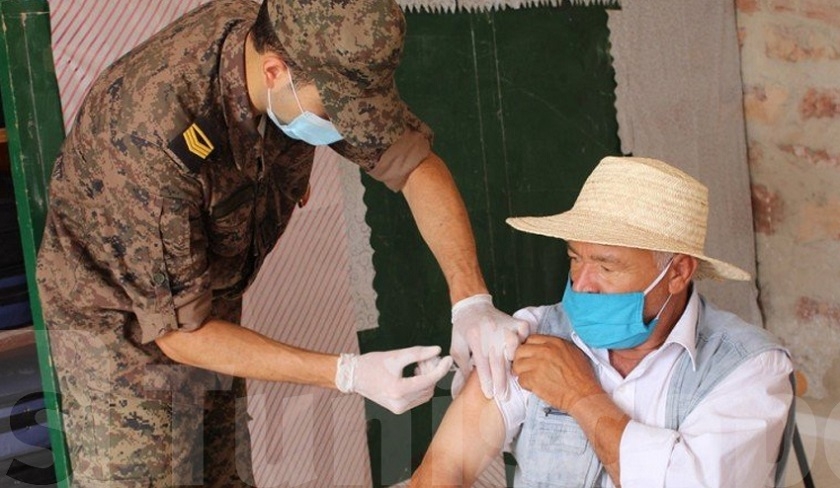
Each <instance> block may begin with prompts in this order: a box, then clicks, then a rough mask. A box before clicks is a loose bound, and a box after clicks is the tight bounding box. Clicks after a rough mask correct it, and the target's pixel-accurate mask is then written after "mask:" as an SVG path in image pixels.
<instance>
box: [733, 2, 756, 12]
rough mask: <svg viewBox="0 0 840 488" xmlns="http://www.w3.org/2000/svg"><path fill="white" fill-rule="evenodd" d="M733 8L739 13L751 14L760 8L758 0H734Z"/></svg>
mask: <svg viewBox="0 0 840 488" xmlns="http://www.w3.org/2000/svg"><path fill="white" fill-rule="evenodd" d="M735 8H736V9H738V12H739V13H745V14H751V13H753V12H757V11H759V10H760V9H761V6H760V5H759V4H758V0H735Z"/></svg>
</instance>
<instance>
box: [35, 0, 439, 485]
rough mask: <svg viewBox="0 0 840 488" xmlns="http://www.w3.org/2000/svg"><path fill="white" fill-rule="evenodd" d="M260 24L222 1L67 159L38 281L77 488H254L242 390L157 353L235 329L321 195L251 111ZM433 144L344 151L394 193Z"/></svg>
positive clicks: (145, 67) (132, 84)
mask: <svg viewBox="0 0 840 488" xmlns="http://www.w3.org/2000/svg"><path fill="white" fill-rule="evenodd" d="M257 9H258V5H257V4H256V3H254V2H253V1H251V0H215V1H213V2H209V3H207V4H205V5H203V6H201V7H199V8H198V9H196V10H195V11H193V12H191V13H189V14H187V15H186V16H184V17H182V18H181V19H179V20H178V21H176V22H175V23H173V24H172V25H170V26H168V27H166V28H165V29H164V30H163V31H161V32H160V33H158V34H157V35H155V36H153V37H152V38H151V39H149V40H148V41H146V42H145V43H143V44H142V45H140V46H138V47H137V48H135V49H134V50H132V51H131V52H130V53H128V54H127V55H125V56H123V57H122V58H121V59H120V60H118V61H117V62H115V63H114V64H113V65H112V66H111V67H109V68H108V69H107V70H106V71H105V72H104V73H103V74H101V75H100V76H99V78H98V79H97V81H96V82H95V83H94V84H93V86H92V87H91V89H90V91H89V94H88V96H87V98H86V100H85V103H84V104H83V106H82V107H81V109H80V111H79V114H78V116H77V119H76V121H75V124H74V127H73V129H72V131H71V132H70V133H69V134H68V136H67V138H66V140H65V142H64V145H63V146H62V150H61V153H60V155H59V156H58V158H57V160H56V163H55V166H54V170H53V175H52V181H51V185H50V194H49V197H50V208H49V212H48V215H47V222H46V227H45V230H44V237H43V241H42V245H41V249H40V251H39V256H38V267H37V278H38V287H39V291H40V297H41V300H42V305H43V312H44V318H45V321H46V324H47V327H48V329H49V331H50V337H51V341H52V342H51V345H52V356H53V362H54V364H55V367H56V370H57V373H58V377H59V385H60V388H61V393H62V402H63V406H62V409H63V411H64V416H65V429H66V433H67V439H68V444H69V447H70V456H71V464H72V469H73V472H74V476H75V478H74V479H75V481H76V484H77V485H80V486H100V485H101V486H173V485H174V486H177V485H179V484H194V483H195V484H204V485H206V486H237V485H240V484H241V485H247V484H250V483H252V474H251V468H250V445H249V441H248V432H247V423H246V421H247V419H246V418H245V417H246V415H247V411H246V409H245V407H244V402H245V391H244V382H242V381H241V380H236V381H234V380H233V379H232V378H230V377H226V376H224V375H219V374H215V373H212V372H209V371H205V370H200V369H197V368H191V367H187V366H183V365H177V364H174V363H173V362H172V361H171V360H169V359H168V358H167V357H166V356H165V355H164V354H163V353H162V352H161V351H160V349H159V348H158V347H157V346H156V344H155V343H154V340H155V339H156V338H158V337H160V336H161V335H163V334H165V333H167V332H169V331H173V330H181V331H190V330H194V329H196V328H198V327H200V326H201V325H202V324H203V323H204V321H205V320H206V319H207V318H208V317H214V318H219V319H223V320H228V321H231V322H234V323H238V321H239V318H240V308H241V296H242V294H243V292H244V291H245V289H246V288H247V286H248V285H249V284H250V283H251V281H252V280H253V279H254V277H255V276H256V273H257V271H258V269H259V267H260V265H261V264H262V261H263V259H264V258H265V257H266V255H267V254H268V253H269V252H270V251H271V249H272V248H273V247H274V245H275V243H276V242H277V239H278V238H279V236H280V235H281V234H282V233H283V231H284V230H285V228H286V226H287V224H288V222H289V219H290V217H291V215H292V211H293V210H294V208H295V204H296V202H298V201H299V200H300V199H301V198H302V197H303V195H304V194H305V192H306V190H307V188H308V184H309V177H310V173H311V170H312V163H313V155H314V148H313V147H312V146H309V145H307V144H305V143H303V142H300V141H296V140H292V139H289V138H287V137H285V136H284V135H283V134H282V133H281V132H280V131H279V130H278V129H276V128H275V127H274V125H273V124H270V123H269V124H266V123H265V117H264V116H262V115H261V114H255V113H254V112H253V111H252V108H251V105H250V99H249V97H248V93H247V89H246V84H245V67H244V45H245V40H246V35H247V32H248V29H249V28H250V26H251V24H252V23H253V20H254V19H255V18H256V13H257ZM416 124H418V125H422V123H421V122H419V121H417V122H416ZM429 137H430V133H429ZM429 137H426V136H425V135H423V134H420V135H419V136H418V135H416V134H415V135H411V134H408V135H405V137H403V138H402V140H403V142H402V143H400V144H393V145H391V147H385V146H379V145H376V144H372V145H368V146H364V147H363V146H351V145H349V144H346V143H342V144H339V145H337V146H336V150H339V151H341V152H342V154H344V155H345V156H346V157H348V158H350V159H352V160H354V161H355V162H356V163H358V164H359V165H360V166H362V167H363V168H365V169H366V170H368V171H371V174H372V175H373V176H374V177H379V178H380V179H383V180H386V179H387V180H388V181H391V182H392V183H391V184H392V185H393V187H394V188H398V187H399V184H400V183H399V182H400V181H404V179H405V177H406V175H407V174H408V173H410V171H411V170H412V169H413V167H414V166H416V165H417V164H418V163H419V161H420V159H422V157H424V154H427V153H428V151H429V144H430V142H429ZM386 155H387V156H386ZM314 191H317V188H316V189H314ZM201 418H203V419H204V422H203V423H202V422H197V421H196V419H201ZM202 424H203V425H202ZM202 438H205V439H206V440H205V442H204V443H203V445H202V443H201V442H200V439H202Z"/></svg>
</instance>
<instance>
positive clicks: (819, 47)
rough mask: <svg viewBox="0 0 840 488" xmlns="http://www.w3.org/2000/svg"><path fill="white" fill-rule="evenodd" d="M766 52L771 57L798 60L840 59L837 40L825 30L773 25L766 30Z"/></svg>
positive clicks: (791, 60)
mask: <svg viewBox="0 0 840 488" xmlns="http://www.w3.org/2000/svg"><path fill="white" fill-rule="evenodd" d="M764 36H765V42H764V52H765V54H766V55H767V57H768V58H770V59H780V60H782V61H789V62H793V63H795V62H798V61H812V60H824V59H825V60H836V59H840V47H838V45H837V44H838V43H837V40H836V39H834V38H832V36H831V35H830V34H828V33H826V32H825V29H823V30H815V29H810V28H807V27H804V26H798V27H791V26H786V25H771V26H768V27H767V28H765V30H764Z"/></svg>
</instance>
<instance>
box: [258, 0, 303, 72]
mask: <svg viewBox="0 0 840 488" xmlns="http://www.w3.org/2000/svg"><path fill="white" fill-rule="evenodd" d="M251 39H252V40H253V41H254V48H255V49H256V50H257V52H258V53H260V54H263V53H265V52H266V51H271V52H273V53H275V54H278V55H279V56H280V57H281V58H283V61H284V62H285V63H286V65H288V66H289V68H291V70H292V74H293V75H294V79H295V84H296V85H304V84H309V83H312V81H313V80H312V77H311V76H309V75H308V74H306V73H305V72H304V71H303V70H302V69H300V66H298V65H297V64H295V62H294V61H293V60H292V58H291V56H289V54H288V53H287V52H286V49H285V48H284V47H283V43H282V42H280V39H279V38H278V37H277V32H275V31H274V25H273V24H272V23H271V19H270V18H269V16H268V2H266V1H263V2H262V5H260V11H259V13H258V14H257V20H255V21H254V25H253V26H251Z"/></svg>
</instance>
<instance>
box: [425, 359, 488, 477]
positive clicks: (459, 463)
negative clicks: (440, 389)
mask: <svg viewBox="0 0 840 488" xmlns="http://www.w3.org/2000/svg"><path fill="white" fill-rule="evenodd" d="M504 441H505V425H504V420H503V419H502V414H501V412H500V411H499V408H498V406H497V405H496V402H495V401H494V400H488V399H487V398H485V396H484V394H483V393H482V392H481V388H480V386H479V383H478V377H477V375H476V374H475V373H473V374H472V375H470V378H469V379H468V380H467V384H466V386H465V387H464V390H463V391H462V392H461V394H460V395H459V396H458V397H457V398H455V400H454V401H453V402H452V405H451V406H450V407H449V409H448V410H447V411H446V415H444V417H443V421H442V422H441V424H440V427H438V430H437V431H436V432H435V436H434V438H433V439H432V443H431V445H430V446H429V449H428V450H427V451H426V456H425V457H424V458H423V463H422V464H421V465H420V467H419V468H417V471H416V472H415V473H414V476H412V478H411V484H410V486H411V487H412V488H418V487H443V486H472V484H473V483H474V482H475V480H476V478H478V476H479V475H480V474H481V472H482V471H484V469H485V468H486V467H487V466H488V465H489V464H490V462H491V461H492V460H493V459H495V458H496V456H498V455H499V453H500V452H501V450H502V445H503V443H504Z"/></svg>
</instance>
